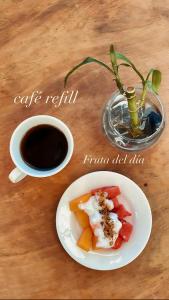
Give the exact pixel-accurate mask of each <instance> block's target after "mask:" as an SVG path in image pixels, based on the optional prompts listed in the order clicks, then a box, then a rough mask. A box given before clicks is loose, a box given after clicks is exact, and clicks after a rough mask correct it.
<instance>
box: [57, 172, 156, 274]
mask: <svg viewBox="0 0 169 300" xmlns="http://www.w3.org/2000/svg"><path fill="white" fill-rule="evenodd" d="M112 185H118V186H119V187H120V190H121V195H120V196H118V199H119V202H120V203H124V205H125V207H126V209H128V210H129V211H131V212H132V216H131V217H128V220H129V222H130V223H132V225H133V232H132V235H131V237H130V240H129V241H128V242H127V243H123V245H122V247H121V248H120V249H118V250H112V249H109V250H99V251H93V250H92V251H89V252H86V251H84V250H82V249H81V248H79V247H78V246H77V245H76V243H77V240H78V238H79V236H80V234H81V231H82V229H81V227H80V226H79V224H78V223H77V221H76V219H75V217H74V214H73V213H72V212H71V211H70V209H69V202H70V201H71V200H72V199H74V198H77V197H79V196H81V195H83V194H85V193H88V192H90V190H92V189H95V188H98V187H102V186H112ZM126 220H127V218H126ZM151 227H152V214H151V209H150V206H149V202H148V200H147V198H146V196H145V194H144V193H143V191H142V190H141V189H140V187H139V186H138V185H137V184H136V183H135V182H133V181H132V180H131V179H129V178H127V177H125V176H123V175H121V174H118V173H115V172H109V171H98V172H93V173H89V174H86V175H84V176H82V177H80V178H78V179H77V180H75V181H74V182H73V183H72V184H71V185H70V186H69V187H68V188H67V189H66V191H65V192H64V194H63V196H62V197H61V199H60V202H59V205H58V208H57V213H56V229H57V233H58V236H59V239H60V242H61V244H62V246H63V248H64V249H65V250H66V252H67V253H68V254H69V255H70V256H71V257H72V258H73V259H74V260H75V261H77V262H78V263H80V264H81V265H83V266H85V267H88V268H91V269H95V270H114V269H118V268H121V267H124V266H125V265H127V264H129V263H130V262H132V261H133V260H134V259H135V258H136V257H137V256H138V255H139V254H140V253H141V252H142V251H143V249H144V248H145V246H146V244H147V242H148V240H149V237H150V233H151Z"/></svg>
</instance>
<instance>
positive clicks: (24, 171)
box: [9, 115, 74, 183]
mask: <svg viewBox="0 0 169 300" xmlns="http://www.w3.org/2000/svg"><path fill="white" fill-rule="evenodd" d="M40 124H48V125H52V126H54V127H56V128H58V129H59V130H60V131H62V132H63V134H64V135H65V137H66V139H67V142H68V151H67V154H66V157H65V159H64V160H63V162H62V163H61V164H60V165H59V166H57V167H55V168H53V169H51V170H44V171H41V170H37V169H34V168H31V167H30V166H29V165H28V164H26V163H25V162H24V160H23V159H22V156H21V150H20V144H21V140H22V138H23V137H24V136H25V134H26V132H27V131H28V130H29V129H31V128H32V127H35V126H37V125H40ZM73 148H74V142H73V136H72V134H71V132H70V130H69V128H68V127H67V126H66V125H65V123H63V122H62V121H61V120H59V119H57V118H55V117H52V116H48V115H38V116H34V117H31V118H28V119H26V120H24V121H23V122H22V123H20V124H19V125H18V126H17V127H16V129H15V131H14V132H13V134H12V137H11V141H10V154H11V158H12V160H13V162H14V164H15V165H16V168H15V169H13V170H12V172H11V173H10V174H9V179H10V180H11V181H12V182H13V183H16V182H18V181H20V180H22V179H23V178H24V177H25V176H26V175H29V176H33V177H47V176H51V175H54V174H56V173H58V172H60V171H61V170H62V169H63V168H64V167H65V166H66V165H67V164H68V163H69V161H70V159H71V157H72V154H73Z"/></svg>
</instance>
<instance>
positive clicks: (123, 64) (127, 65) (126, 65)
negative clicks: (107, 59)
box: [117, 63, 131, 70]
mask: <svg viewBox="0 0 169 300" xmlns="http://www.w3.org/2000/svg"><path fill="white" fill-rule="evenodd" d="M121 66H125V67H130V68H131V65H129V64H125V63H121V64H119V65H117V70H119V67H121Z"/></svg>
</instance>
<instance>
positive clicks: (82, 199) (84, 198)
mask: <svg viewBox="0 0 169 300" xmlns="http://www.w3.org/2000/svg"><path fill="white" fill-rule="evenodd" d="M90 197H91V193H88V194H85V195H82V196H80V197H78V198H76V199H73V200H72V201H70V203H69V207H70V210H71V211H74V212H75V211H77V210H79V204H80V203H84V202H86V201H88V200H89V198H90Z"/></svg>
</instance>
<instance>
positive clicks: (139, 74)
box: [116, 52, 145, 84]
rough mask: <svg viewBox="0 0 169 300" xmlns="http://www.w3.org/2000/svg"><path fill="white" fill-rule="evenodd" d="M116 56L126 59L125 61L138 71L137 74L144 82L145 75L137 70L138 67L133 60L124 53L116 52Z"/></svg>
mask: <svg viewBox="0 0 169 300" xmlns="http://www.w3.org/2000/svg"><path fill="white" fill-rule="evenodd" d="M116 57H117V58H118V59H121V60H124V61H125V62H127V63H128V64H129V65H130V66H131V67H132V68H133V70H134V71H135V72H136V73H137V75H138V76H139V77H140V78H141V81H142V83H143V84H144V81H145V80H144V77H143V76H142V75H141V73H140V72H139V71H138V70H137V68H136V67H135V65H134V64H133V63H132V62H131V60H129V59H128V58H127V57H126V56H125V55H123V54H122V53H119V52H116Z"/></svg>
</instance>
